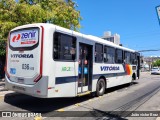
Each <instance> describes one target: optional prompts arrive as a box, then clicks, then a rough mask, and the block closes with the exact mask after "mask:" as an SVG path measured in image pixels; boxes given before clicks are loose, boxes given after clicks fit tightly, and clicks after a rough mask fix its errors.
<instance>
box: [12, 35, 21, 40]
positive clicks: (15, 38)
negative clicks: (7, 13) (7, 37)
mask: <svg viewBox="0 0 160 120" xmlns="http://www.w3.org/2000/svg"><path fill="white" fill-rule="evenodd" d="M20 38H21V34H18V35H15V36H13V38H12V42H18V40H20Z"/></svg>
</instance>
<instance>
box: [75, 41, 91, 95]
mask: <svg viewBox="0 0 160 120" xmlns="http://www.w3.org/2000/svg"><path fill="white" fill-rule="evenodd" d="M92 49H93V47H92V46H91V45H87V44H83V43H79V59H78V64H79V66H78V93H84V92H87V91H91V89H92V66H93V60H92V59H93V58H92Z"/></svg>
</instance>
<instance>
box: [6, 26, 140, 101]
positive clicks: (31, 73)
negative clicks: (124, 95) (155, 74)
mask: <svg viewBox="0 0 160 120" xmlns="http://www.w3.org/2000/svg"><path fill="white" fill-rule="evenodd" d="M6 53H7V54H6V72H5V82H6V88H7V89H9V90H12V91H16V92H19V93H23V94H27V95H30V96H34V97H38V98H55V97H75V96H83V95H86V94H91V93H96V95H97V96H102V95H103V94H104V93H105V90H106V89H107V88H111V87H114V86H118V85H122V84H127V83H131V82H133V81H134V80H137V79H139V77H140V54H139V53H138V52H136V51H135V50H131V49H128V48H125V47H122V46H119V45H116V44H114V43H112V42H109V41H106V40H104V39H101V38H98V37H95V36H91V35H84V34H81V33H78V32H75V31H73V30H69V29H66V28H63V27H60V26H57V25H54V24H49V23H35V24H28V25H23V26H18V27H16V28H14V29H12V30H11V31H10V33H9V36H8V45H7V48H6Z"/></svg>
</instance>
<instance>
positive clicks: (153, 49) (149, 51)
mask: <svg viewBox="0 0 160 120" xmlns="http://www.w3.org/2000/svg"><path fill="white" fill-rule="evenodd" d="M150 51H160V49H150V50H139V51H138V52H150Z"/></svg>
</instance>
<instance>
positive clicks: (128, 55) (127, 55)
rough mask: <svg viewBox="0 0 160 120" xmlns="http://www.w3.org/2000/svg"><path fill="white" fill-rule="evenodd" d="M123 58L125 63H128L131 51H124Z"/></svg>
mask: <svg viewBox="0 0 160 120" xmlns="http://www.w3.org/2000/svg"><path fill="white" fill-rule="evenodd" d="M124 56H125V57H124V58H125V63H127V64H130V63H131V53H130V52H126V51H125V53H124Z"/></svg>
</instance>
